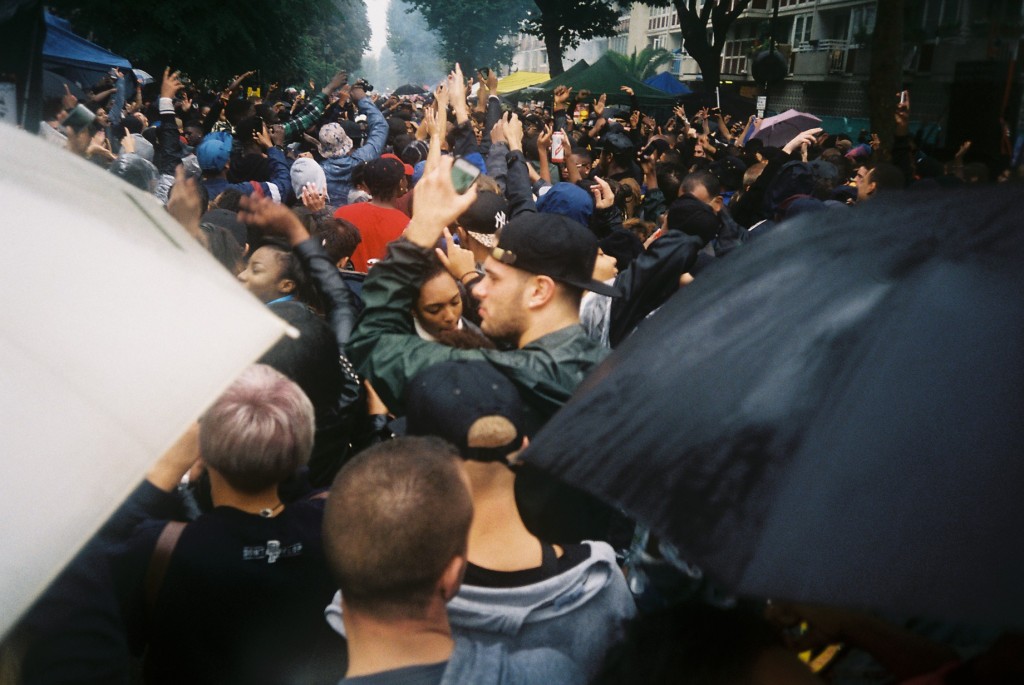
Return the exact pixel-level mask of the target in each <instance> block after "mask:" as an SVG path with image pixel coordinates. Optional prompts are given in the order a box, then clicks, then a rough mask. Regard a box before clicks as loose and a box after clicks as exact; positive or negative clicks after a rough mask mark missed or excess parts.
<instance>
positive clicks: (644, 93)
mask: <svg viewBox="0 0 1024 685" xmlns="http://www.w3.org/2000/svg"><path fill="white" fill-rule="evenodd" d="M563 85H564V86H570V87H571V88H572V89H573V92H575V93H578V92H580V91H581V90H589V91H590V92H591V93H593V97H595V98H596V97H598V96H600V95H601V93H605V94H607V96H608V98H607V102H608V104H609V105H629V104H630V100H629V96H628V95H626V93H624V92H622V91H621V90H619V89H620V88H621V87H622V86H629V87H630V88H632V89H633V92H634V93H635V94H636V98H637V100H638V101H639V103H640V107H641V108H644V109H651V108H662V107H664V108H669V107H671V106H672V105H674V104H676V96H674V95H668V94H667V93H665V92H664V91H660V90H658V89H657V88H652V87H650V86H648V85H647V84H645V83H644V82H643V81H641V80H639V79H637V78H634V77H633V75H632V74H630V73H629V72H627V71H626V70H625V69H623V68H622V67H620V66H619V65H618V64H616V63H615V62H614V61H613V60H612V59H611V58H610V57H609V56H608V55H604V56H603V57H601V59H599V60H597V61H596V62H594V64H593V65H591V66H590V68H589V69H583V70H581V71H578V72H575V73H573V70H572V69H570V70H568V71H566V72H565V73H563V74H562V75H560V76H558V77H556V78H553V79H551V80H550V81H545V82H544V83H538V84H537V85H536V86H533V88H531V89H529V91H528V92H529V94H530V95H531V96H532V97H534V98H538V97H544V98H545V99H546V98H549V97H551V95H552V93H553V92H554V90H555V88H556V87H558V86H563ZM540 93H543V96H540Z"/></svg>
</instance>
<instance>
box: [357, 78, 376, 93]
mask: <svg viewBox="0 0 1024 685" xmlns="http://www.w3.org/2000/svg"><path fill="white" fill-rule="evenodd" d="M352 87H353V88H362V89H363V90H364V91H366V92H367V93H369V92H370V91H371V90H373V84H372V83H370V82H369V81H367V80H366V79H364V78H361V79H359V80H358V81H356V82H355V83H354V84H352Z"/></svg>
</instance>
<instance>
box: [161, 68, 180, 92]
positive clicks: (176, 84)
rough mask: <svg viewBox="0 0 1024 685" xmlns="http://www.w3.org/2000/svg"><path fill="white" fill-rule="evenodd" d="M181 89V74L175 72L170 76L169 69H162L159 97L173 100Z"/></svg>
mask: <svg viewBox="0 0 1024 685" xmlns="http://www.w3.org/2000/svg"><path fill="white" fill-rule="evenodd" d="M181 89H182V85H181V72H180V71H176V72H174V73H173V74H172V73H171V68H170V67H167V68H166V69H164V80H163V81H162V82H161V83H160V97H162V98H174V96H175V95H177V94H178V91H179V90H181Z"/></svg>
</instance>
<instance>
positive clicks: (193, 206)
mask: <svg viewBox="0 0 1024 685" xmlns="http://www.w3.org/2000/svg"><path fill="white" fill-rule="evenodd" d="M167 213H168V214H170V215H171V216H173V217H174V218H175V219H177V220H178V223H179V224H181V225H182V226H184V227H185V230H186V231H188V232H189V234H190V235H191V236H192V237H193V238H195V239H196V240H198V241H199V242H201V243H204V244H205V242H206V241H205V239H204V235H203V232H202V230H200V228H199V217H200V215H201V214H202V200H201V199H200V197H199V188H198V186H197V184H196V179H194V178H189V177H188V176H187V175H186V174H185V167H184V166H182V165H181V164H179V165H178V166H177V168H176V169H175V170H174V185H173V186H171V194H170V196H169V197H168V198H167Z"/></svg>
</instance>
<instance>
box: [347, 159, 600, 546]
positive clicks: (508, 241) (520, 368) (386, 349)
mask: <svg viewBox="0 0 1024 685" xmlns="http://www.w3.org/2000/svg"><path fill="white" fill-rule="evenodd" d="M452 163H453V162H452V160H450V159H442V160H441V161H440V162H439V163H438V165H437V167H436V168H435V169H434V170H433V171H431V172H428V173H427V174H425V175H424V176H423V178H422V179H421V180H420V182H419V184H418V185H417V186H416V195H415V198H414V206H413V218H412V221H411V222H410V223H409V226H408V227H407V228H406V229H405V233H404V235H403V237H402V238H401V239H400V240H397V241H395V242H393V243H391V244H390V245H389V246H388V252H387V256H386V257H385V259H384V260H382V261H381V262H380V263H378V264H377V265H376V266H374V267H373V269H372V270H371V271H370V274H369V276H367V278H366V282H365V283H364V285H363V293H362V294H363V300H364V302H365V305H366V308H365V309H364V310H363V313H362V314H361V316H360V318H359V322H358V324H357V325H356V329H355V331H354V332H353V334H352V338H351V339H350V341H349V344H348V346H347V352H348V355H349V358H350V359H351V360H352V362H353V363H354V364H355V366H356V369H357V370H358V372H359V374H360V375H361V376H363V377H364V378H366V379H368V380H369V381H370V383H371V384H372V385H373V387H374V389H375V390H376V391H377V393H378V394H379V395H380V397H381V399H382V400H383V401H384V403H385V404H386V405H387V406H388V407H389V408H390V409H391V410H392V411H393V412H395V413H398V414H403V413H404V405H403V403H404V400H405V395H406V392H405V388H406V385H407V384H408V382H409V381H410V380H411V379H412V378H413V377H414V376H415V375H416V374H418V373H419V372H420V371H422V370H423V369H425V368H427V367H428V366H431V365H433V364H436V363H438V362H442V361H448V360H454V359H468V360H482V361H486V362H489V363H490V364H492V365H493V366H494V367H495V368H497V369H498V370H499V371H501V372H502V373H503V374H504V375H505V376H507V377H508V378H509V379H510V380H511V381H512V382H513V383H514V384H515V385H516V387H517V389H518V390H519V393H520V395H521V396H522V398H523V403H524V408H525V410H526V414H527V416H526V429H527V433H528V434H531V435H532V434H533V433H535V431H536V430H537V429H538V428H540V426H542V425H543V424H544V422H545V421H547V419H548V418H550V417H551V416H552V415H553V414H554V413H555V412H556V411H557V410H558V409H559V408H560V407H561V406H562V405H563V404H565V402H566V401H567V400H568V399H569V397H570V396H571V395H572V393H573V391H574V390H575V389H576V387H577V386H578V385H579V384H580V382H581V381H582V380H583V377H584V376H585V375H586V374H587V372H588V371H590V369H592V368H593V367H594V366H595V365H596V364H597V363H598V362H600V361H601V360H602V359H603V358H604V356H605V355H606V354H607V350H605V349H603V348H602V347H601V346H600V345H599V344H598V343H596V342H594V341H593V340H591V339H590V338H589V337H587V334H586V332H585V331H584V330H583V328H582V327H581V326H580V324H579V304H580V298H581V297H582V294H583V290H584V289H588V290H593V291H596V292H600V293H603V294H606V295H613V294H615V293H616V291H615V290H614V289H613V288H611V287H609V286H607V285H605V284H604V283H600V282H595V281H594V280H593V279H592V275H593V269H594V262H595V260H596V259H597V238H596V237H595V236H594V234H593V233H591V232H590V231H589V230H588V229H587V228H586V227H584V226H583V225H581V224H579V223H577V222H575V221H572V220H571V219H569V218H567V217H563V216H554V215H548V214H537V213H535V212H526V213H524V214H523V215H522V216H517V217H516V218H514V219H512V220H511V221H509V223H508V224H507V225H506V226H505V227H504V228H503V229H502V231H501V235H500V237H499V240H498V246H497V247H496V248H494V251H493V252H492V254H491V256H490V257H488V258H487V260H486V261H485V262H484V273H485V275H484V277H483V278H482V279H481V280H480V282H479V283H477V285H476V286H475V287H474V288H473V294H474V295H475V296H476V298H477V299H478V300H479V302H480V307H479V312H480V318H481V324H480V326H481V329H482V330H483V332H484V333H486V334H487V335H488V336H490V337H492V338H495V339H500V340H504V341H506V342H507V343H508V344H509V345H511V346H513V347H514V348H515V349H511V350H458V349H454V348H451V347H446V346H445V345H440V344H438V343H434V342H428V341H426V340H423V339H422V338H420V337H419V336H418V335H416V331H415V328H414V326H413V322H412V315H411V313H410V312H411V311H412V307H413V304H414V303H415V301H416V297H417V293H418V291H419V286H420V283H421V281H422V279H423V276H424V274H425V273H426V272H427V270H428V269H429V268H430V260H431V259H432V258H433V257H434V246H435V245H436V243H437V242H438V239H439V238H440V237H441V234H442V232H443V231H444V228H445V227H446V226H448V225H449V224H451V223H452V222H454V221H455V220H456V219H457V218H458V217H459V216H460V215H461V214H462V213H463V212H465V211H466V210H467V209H468V208H469V207H470V205H472V203H473V201H474V199H475V197H476V191H475V189H471V190H470V191H469V192H467V193H465V194H464V195H459V194H458V193H456V192H455V189H454V187H453V186H452V182H451V178H450V172H451V166H452ZM524 475H525V473H524ZM530 481H531V479H530V478H529V477H525V478H523V479H522V480H521V483H522V484H523V487H524V488H526V489H528V490H530V491H531V494H533V495H536V497H535V498H533V503H532V504H531V503H527V502H523V501H521V502H520V504H521V508H522V509H523V510H524V511H523V514H524V520H526V523H527V525H529V526H531V527H533V526H534V525H535V522H538V521H544V522H546V523H553V524H555V525H558V523H560V522H566V521H568V520H569V519H568V518H566V517H559V516H555V515H552V514H551V512H548V513H546V514H540V513H539V510H541V509H546V508H547V506H548V504H549V503H551V502H552V501H553V500H554V499H556V497H555V496H554V494H553V493H551V492H550V491H549V490H547V488H542V487H540V486H539V485H538V486H537V487H532V485H537V484H536V483H532V484H531V482H530ZM522 489H523V488H520V490H521V492H520V494H523V493H522ZM541 490H545V491H546V492H545V494H543V495H542V494H540V491H541ZM557 499H559V500H560V504H565V505H569V506H570V508H574V509H575V510H576V512H575V513H576V514H577V515H578V517H579V519H580V521H582V520H583V519H588V518H589V519H590V521H592V522H597V527H598V528H599V527H600V525H601V524H600V522H599V521H600V519H601V518H602V517H600V516H596V517H595V516H593V515H592V513H593V512H591V513H590V514H586V513H584V509H586V508H587V506H586V505H584V504H582V503H581V504H579V506H575V507H573V506H572V505H570V503H569V498H567V497H562V496H559V497H558V498H557ZM522 505H525V506H522ZM531 512H538V514H537V516H536V517H534V516H531V515H530V514H531ZM527 519H531V520H527ZM571 527H572V526H570V525H567V526H566V527H565V529H563V530H562V531H554V530H551V529H549V530H548V531H547V532H549V533H550V534H549V535H546V536H545V535H541V534H540V533H537V534H538V535H540V536H541V537H544V538H546V539H548V540H549V541H551V542H555V541H558V540H557V539H556V538H560V539H562V540H565V539H570V540H571V539H573V538H575V539H577V540H578V539H582V538H581V537H579V536H581V535H583V534H585V532H584V531H583V530H582V529H577V530H574V531H571V532H570V530H569V528H571ZM535 532H536V531H535ZM586 532H588V533H590V535H591V536H592V537H602V532H601V531H595V530H594V529H593V528H591V529H590V530H589V531H586Z"/></svg>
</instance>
